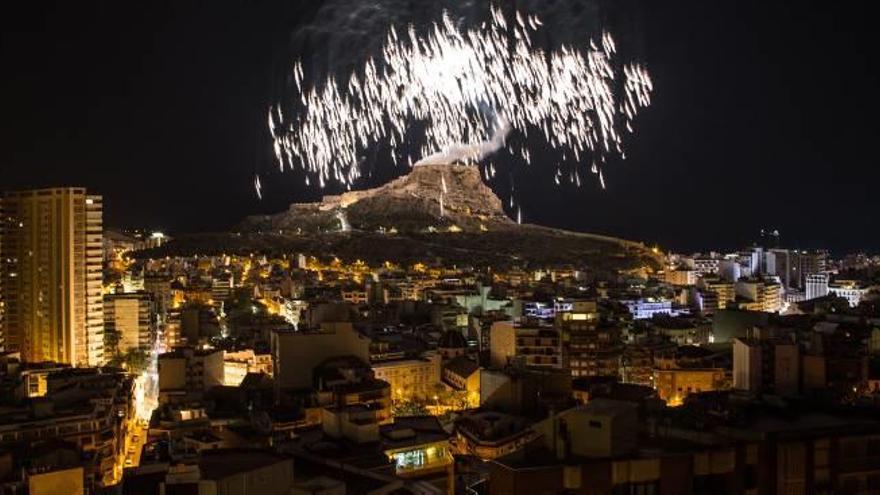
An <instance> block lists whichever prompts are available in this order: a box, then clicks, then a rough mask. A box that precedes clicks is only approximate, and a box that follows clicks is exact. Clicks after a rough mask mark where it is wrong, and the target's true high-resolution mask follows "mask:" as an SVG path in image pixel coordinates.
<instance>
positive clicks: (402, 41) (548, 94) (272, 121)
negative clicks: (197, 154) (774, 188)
mask: <svg viewBox="0 0 880 495" xmlns="http://www.w3.org/2000/svg"><path fill="white" fill-rule="evenodd" d="M489 13H490V15H489V18H488V21H487V22H484V23H483V24H482V25H480V26H477V27H474V28H468V29H463V28H459V27H457V25H456V23H455V22H453V20H452V19H451V18H450V16H449V15H447V14H444V15H443V17H442V19H441V20H440V21H439V22H436V23H434V24H433V25H431V26H430V28H429V29H428V31H427V33H426V34H425V35H419V34H417V33H416V30H415V29H414V28H413V27H412V26H410V27H409V28H408V29H407V30H406V31H405V32H398V30H397V29H395V28H394V26H393V25H392V27H391V28H390V29H389V31H388V35H387V39H386V41H385V44H384V46H383V48H382V55H381V56H380V57H376V58H368V59H367V60H366V61H365V62H364V63H363V67H362V68H360V69H359V70H355V71H354V72H353V73H352V74H351V75H350V76H349V77H348V78H347V79H337V78H336V77H334V76H328V77H327V78H326V80H325V81H324V82H323V84H320V85H314V86H312V85H309V84H307V83H306V78H305V71H304V68H303V64H302V62H296V63H295V64H294V66H293V69H292V76H293V89H294V91H293V92H294V93H295V95H296V97H295V98H294V99H293V100H292V101H286V102H283V103H279V104H276V105H274V106H272V107H271V108H270V109H269V115H268V124H269V130H270V132H271V134H272V138H273V141H274V151H275V155H276V157H277V160H278V163H279V166H280V168H281V169H282V170H284V169H285V168H301V169H302V170H304V171H306V172H307V175H306V181H307V182H315V183H317V184H318V185H319V186H320V187H322V188H323V187H324V186H325V185H327V184H329V183H336V184H340V185H342V186H344V187H346V188H350V187H351V186H352V184H353V183H354V182H355V181H356V180H357V179H358V178H359V177H360V175H361V172H362V170H361V169H362V167H361V164H362V158H361V154H362V153H363V152H364V151H365V150H368V149H371V148H374V147H378V146H383V145H385V146H388V147H390V154H391V159H392V161H394V163H395V164H401V163H406V164H408V165H410V166H411V165H412V164H413V162H414V161H415V162H416V164H432V163H454V162H462V163H473V162H477V161H480V160H482V159H484V158H485V157H486V156H488V155H489V154H491V153H494V152H496V151H498V150H499V149H501V148H503V147H505V146H508V150H509V151H510V153H511V154H513V155H514V156H518V157H520V158H521V159H522V161H523V162H524V163H526V164H529V163H531V161H532V155H531V153H530V151H529V149H527V148H526V147H519V148H517V149H514V147H513V146H511V145H508V144H507V143H506V137H507V136H508V134H509V133H511V132H516V133H519V134H521V135H522V136H523V137H524V138H525V140H526V142H529V143H532V142H534V141H535V137H536V136H537V137H538V138H539V139H541V138H542V139H543V141H544V142H545V143H546V144H547V145H549V147H550V148H552V149H553V150H556V152H558V153H559V154H560V155H561V160H560V163H574V164H575V166H576V168H577V167H578V166H580V167H582V168H583V169H584V170H585V171H587V170H589V171H591V172H592V173H593V174H596V175H597V176H598V180H599V182H600V184H601V185H602V187H604V185H605V179H604V177H603V174H602V170H601V167H602V164H603V163H604V162H605V159H606V157H607V156H608V155H619V156H621V157H623V156H624V154H623V147H622V145H623V138H622V135H623V134H624V133H629V132H633V125H632V122H633V119H635V117H636V115H637V114H638V112H639V110H640V109H641V108H644V107H646V106H648V105H649V104H650V101H651V100H650V97H651V92H652V90H653V86H652V83H651V79H650V76H649V74H648V73H647V71H646V70H645V69H644V67H642V66H640V65H638V64H635V63H625V64H618V63H615V60H614V58H615V54H616V52H617V48H616V45H615V42H614V39H613V38H612V36H611V35H610V34H609V33H602V35H601V36H600V37H599V38H598V39H587V40H586V41H585V43H584V46H583V47H580V48H577V47H574V46H568V45H564V46H562V47H560V48H559V49H557V50H543V49H541V48H538V47H537V45H536V43H534V42H533V36H534V34H535V33H537V32H539V31H540V30H541V29H542V28H543V27H542V26H543V24H542V21H541V19H540V18H539V17H538V16H534V15H524V14H523V13H521V12H515V13H513V14H512V15H508V16H505V15H504V13H503V12H502V11H501V10H498V9H495V8H494V7H493V8H490V12H489ZM282 108H283V109H284V110H282ZM414 133H417V134H419V136H418V137H413V134H414ZM530 135H531V137H530ZM413 142H416V143H420V145H419V144H416V145H413ZM438 150H439V151H438ZM413 155H415V156H413ZM418 157H425V158H423V159H421V160H418ZM548 170H553V169H550V168H548ZM483 172H484V174H485V176H486V178H487V180H488V179H490V178H491V177H494V176H495V173H496V171H495V167H494V166H490V165H487V166H484V169H483ZM554 173H555V177H554V179H555V181H556V182H557V184H558V183H560V182H561V181H562V180H563V179H567V180H570V181H571V182H572V183H576V184H578V185H580V183H581V178H580V172H578V171H577V170H574V171H573V172H571V173H570V174H569V175H568V177H564V175H563V172H562V170H561V168H560V165H559V164H557V165H556V168H555V171H554ZM255 187H256V188H257V190H258V192H259V190H260V188H261V186H260V184H259V182H258V181H257V182H256V184H255Z"/></svg>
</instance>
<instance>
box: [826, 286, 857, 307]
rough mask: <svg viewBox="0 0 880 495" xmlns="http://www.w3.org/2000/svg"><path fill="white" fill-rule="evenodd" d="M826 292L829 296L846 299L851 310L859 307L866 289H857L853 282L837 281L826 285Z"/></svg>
mask: <svg viewBox="0 0 880 495" xmlns="http://www.w3.org/2000/svg"><path fill="white" fill-rule="evenodd" d="M827 290H828V293H829V294H834V295H835V296H837V297H842V298H844V299H846V302H848V303H849V306H850V307H851V308H854V307H856V306H858V305H859V301H861V300H862V296H863V295H864V294H865V292H866V289H863V288H862V287H859V284H858V282H856V281H855V280H837V281H835V282H834V283H832V284H830V285H828V286H827Z"/></svg>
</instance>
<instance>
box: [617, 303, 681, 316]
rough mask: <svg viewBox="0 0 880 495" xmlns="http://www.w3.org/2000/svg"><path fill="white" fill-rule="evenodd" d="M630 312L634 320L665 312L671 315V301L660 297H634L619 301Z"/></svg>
mask: <svg viewBox="0 0 880 495" xmlns="http://www.w3.org/2000/svg"><path fill="white" fill-rule="evenodd" d="M621 302H622V303H623V304H624V305H626V307H627V308H628V309H629V312H630V313H632V315H633V318H634V319H636V320H647V319H650V318H653V317H654V315H658V314H667V315H671V314H672V313H673V311H672V301H669V300H660V299H636V300H633V301H621Z"/></svg>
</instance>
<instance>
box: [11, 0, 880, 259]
mask: <svg viewBox="0 0 880 495" xmlns="http://www.w3.org/2000/svg"><path fill="white" fill-rule="evenodd" d="M21 3H25V4H27V6H21V5H18V6H16V7H14V8H10V7H7V8H6V9H5V10H4V15H3V16H2V20H0V25H2V42H0V51H2V59H0V61H2V74H3V76H2V78H0V85H2V89H0V99H2V126H3V129H2V132H0V189H10V188H25V187H39V186H55V185H84V186H86V187H88V188H90V189H92V190H94V191H95V192H97V193H100V194H103V195H104V197H105V223H106V224H108V225H113V226H120V227H146V228H156V229H164V230H166V231H169V232H171V233H172V234H173V233H175V232H184V231H208V230H219V229H224V228H226V227H228V226H230V225H233V224H235V223H236V222H237V221H239V220H240V219H241V218H242V217H244V216H245V215H248V214H253V213H261V212H272V211H277V210H281V209H283V208H285V205H286V204H287V203H290V202H293V201H306V200H314V199H317V198H318V197H319V193H318V192H316V191H314V190H310V189H306V188H305V187H303V186H302V185H301V178H300V176H298V175H297V174H292V173H286V174H280V173H278V172H277V167H276V165H275V164H274V156H273V153H272V148H271V141H270V136H269V132H268V130H267V127H266V108H267V107H268V105H269V104H270V103H272V102H273V100H274V95H276V94H277V92H278V90H279V82H278V81H279V77H278V75H279V74H281V73H284V71H286V70H287V68H288V66H289V56H290V55H289V39H290V33H291V31H292V30H293V29H295V27H296V26H297V25H300V24H301V23H304V22H309V20H310V16H312V15H313V13H314V11H315V8H314V5H310V3H309V2H305V1H301V2H298V1H297V0H288V1H267V0H250V1H244V0H239V1H221V0H217V1H210V2H209V1H201V2H192V1H182V0H175V1H165V2H159V1H155V2H124V1H122V2H120V1H116V2H109V1H106V2H104V1H96V2H70V1H66V2H60V1H59V2H17V4H21ZM813 3H814V2H804V1H803V0H801V1H792V2H774V1H767V0H763V1H761V0H725V1H706V0H693V1H684V0H676V1H661V0H645V1H644V2H643V4H644V7H643V12H642V18H643V26H642V27H643V32H641V33H638V35H639V36H640V37H641V38H642V41H643V45H644V46H643V53H641V54H640V58H641V59H642V60H643V61H644V62H645V63H646V64H647V66H648V68H649V70H650V72H651V74H652V76H653V78H654V82H655V93H654V102H653V105H652V106H651V107H650V108H648V109H647V110H645V111H644V112H643V113H642V114H641V115H640V116H639V118H638V119H637V121H636V130H637V132H636V135H635V137H633V138H630V139H629V141H628V142H627V145H626V147H627V150H628V151H627V155H628V159H627V160H626V161H625V162H622V163H619V164H613V166H610V167H609V168H608V169H606V181H607V183H608V189H607V190H605V191H602V190H600V189H599V188H598V187H597V186H596V185H595V184H592V185H590V186H588V187H585V188H582V189H579V190H578V189H574V188H563V189H561V190H560V189H556V188H554V187H553V186H552V184H553V182H552V174H547V180H545V181H531V182H530V183H529V185H528V187H525V186H524V187H523V188H521V196H520V199H521V202H522V204H523V211H524V217H525V220H526V221H529V222H533V223H540V224H544V225H549V226H554V227H563V228H568V229H572V230H582V231H593V232H602V233H608V234H613V235H619V236H622V237H628V238H633V239H638V240H645V241H648V242H651V243H654V242H656V243H659V244H660V245H661V246H664V247H668V248H671V249H677V250H707V249H711V248H721V249H727V248H735V247H740V246H743V245H746V244H748V243H750V241H752V240H754V239H755V238H756V237H757V234H758V232H759V230H760V229H761V228H775V229H779V230H780V232H781V233H782V239H783V243H784V244H786V245H788V246H791V247H828V248H831V249H833V250H835V251H837V252H846V251H853V250H868V251H872V252H876V251H880V249H878V248H880V222H878V220H877V219H876V215H875V212H877V211H880V195H878V194H876V189H877V187H878V185H880V168H878V167H877V166H876V162H877V160H876V159H875V153H876V152H875V149H876V147H877V146H876V142H877V140H878V135H880V133H878V130H880V129H878V128H880V124H878V121H877V119H878V115H880V113H878V103H880V100H878V97H877V95H876V89H877V88H878V81H877V74H878V65H877V61H878V55H876V51H875V50H874V49H870V46H872V45H873V43H872V42H871V39H872V38H874V37H875V36H873V33H872V31H873V30H874V28H875V26H874V25H872V17H871V16H869V15H866V12H864V10H863V9H862V8H861V7H857V5H862V3H861V2H822V3H819V2H815V4H816V5H815V6H813V5H811V4H813ZM16 9H17V10H16ZM255 171H259V172H261V173H262V174H264V177H263V181H264V186H265V187H266V192H267V198H266V199H264V200H263V201H262V202H260V201H258V200H257V198H256V196H255V193H254V189H253V183H252V181H253V175H254V172H255ZM365 185H368V184H365Z"/></svg>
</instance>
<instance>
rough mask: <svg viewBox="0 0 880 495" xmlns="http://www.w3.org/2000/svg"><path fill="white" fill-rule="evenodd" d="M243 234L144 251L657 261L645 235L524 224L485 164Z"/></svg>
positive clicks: (262, 222) (502, 262) (525, 261)
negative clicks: (484, 173) (488, 181)
mask: <svg viewBox="0 0 880 495" xmlns="http://www.w3.org/2000/svg"><path fill="white" fill-rule="evenodd" d="M235 230H236V231H235V232H234V233H217V234H200V235H190V236H175V240H174V241H173V242H171V243H169V244H167V245H166V246H164V247H163V248H162V249H161V250H158V251H153V252H145V253H142V256H155V255H161V256H165V255H191V254H218V253H233V252H235V253H253V252H263V253H267V254H289V253H305V254H309V255H315V256H319V257H329V256H336V257H339V258H341V259H345V260H354V259H360V260H364V261H367V262H369V263H381V262H383V261H385V260H394V261H396V262H399V263H412V262H416V261H431V262H434V261H442V262H445V263H454V264H460V265H478V266H492V267H497V268H502V267H510V266H521V267H527V266H541V267H549V266H574V267H578V268H580V269H585V270H593V271H595V272H597V273H605V274H612V273H616V271H617V270H621V269H629V268H634V267H642V266H646V265H648V266H658V265H657V261H658V260H657V258H656V257H655V255H653V254H652V253H651V251H650V250H649V249H647V248H645V246H644V245H643V244H641V243H638V242H632V241H627V240H623V239H617V238H613V237H606V236H600V235H594V234H583V233H575V232H567V231H564V230H558V229H551V228H547V227H540V226H537V225H518V224H517V223H516V222H514V221H512V220H511V219H510V218H508V217H507V216H506V215H505V213H504V210H503V209H502V206H501V200H500V199H498V197H497V196H496V195H495V194H494V193H493V192H492V190H491V189H490V188H489V187H488V186H486V185H485V184H484V183H483V181H482V178H481V177H480V172H479V169H478V168H476V167H470V166H464V165H423V166H418V167H415V168H414V169H413V170H412V172H410V173H409V174H408V175H405V176H403V177H400V178H398V179H395V180H394V181H391V182H389V183H388V184H385V185H384V186H381V187H377V188H375V189H368V190H365V191H354V192H348V193H345V194H341V195H338V196H327V197H325V198H324V199H323V200H322V201H321V202H319V203H308V204H294V205H291V206H290V208H289V209H287V210H286V211H283V212H280V213H277V214H274V215H260V216H252V217H248V218H247V219H245V221H243V222H242V223H241V224H240V225H239V226H238V228H237V229H235Z"/></svg>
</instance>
